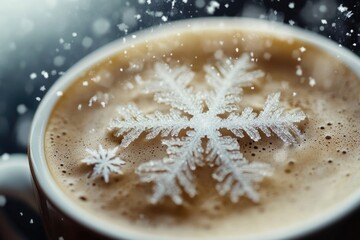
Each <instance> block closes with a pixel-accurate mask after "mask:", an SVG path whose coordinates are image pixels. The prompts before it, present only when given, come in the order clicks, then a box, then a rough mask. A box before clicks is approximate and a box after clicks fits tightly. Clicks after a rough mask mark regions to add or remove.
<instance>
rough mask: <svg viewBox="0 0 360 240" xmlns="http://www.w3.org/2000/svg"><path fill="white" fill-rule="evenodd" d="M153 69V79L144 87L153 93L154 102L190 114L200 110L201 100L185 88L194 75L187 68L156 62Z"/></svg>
mask: <svg viewBox="0 0 360 240" xmlns="http://www.w3.org/2000/svg"><path fill="white" fill-rule="evenodd" d="M154 69H155V73H154V75H155V79H153V80H152V81H151V83H149V84H147V85H146V86H145V89H146V92H148V93H155V95H154V99H155V101H156V102H158V103H165V104H167V105H169V106H171V107H173V108H175V109H178V110H180V111H184V112H186V113H189V114H191V115H195V114H197V113H201V112H202V110H203V105H202V102H201V100H200V99H199V98H197V97H196V95H195V94H194V93H193V92H192V90H191V89H190V88H187V86H188V84H189V83H190V82H191V80H192V79H193V78H194V75H195V74H194V73H193V72H192V71H191V70H190V69H189V68H187V67H185V66H181V67H176V68H170V67H169V65H167V64H165V63H156V64H155V66H154Z"/></svg>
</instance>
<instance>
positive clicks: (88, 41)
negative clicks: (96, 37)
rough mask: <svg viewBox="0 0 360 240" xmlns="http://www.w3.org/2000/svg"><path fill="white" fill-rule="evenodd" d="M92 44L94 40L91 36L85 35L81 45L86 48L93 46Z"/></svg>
mask: <svg viewBox="0 0 360 240" xmlns="http://www.w3.org/2000/svg"><path fill="white" fill-rule="evenodd" d="M92 44H93V40H92V38H91V37H84V38H83V40H82V41H81V45H82V46H83V47H84V48H89V47H91V45H92Z"/></svg>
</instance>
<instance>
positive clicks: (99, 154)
mask: <svg viewBox="0 0 360 240" xmlns="http://www.w3.org/2000/svg"><path fill="white" fill-rule="evenodd" d="M117 151H118V147H115V148H112V149H107V150H106V149H104V148H103V146H102V145H99V149H98V150H92V149H88V148H87V149H86V152H88V153H89V154H90V155H91V156H89V157H86V158H85V159H83V160H82V161H81V162H83V163H86V164H87V165H94V169H93V171H92V173H91V175H90V177H96V176H102V177H103V178H104V181H105V182H106V183H108V182H109V176H110V174H111V173H116V174H122V171H121V167H120V166H121V165H124V164H125V161H124V160H122V159H120V158H119V157H116V152H117Z"/></svg>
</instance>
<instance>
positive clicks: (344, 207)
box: [29, 17, 360, 240]
mask: <svg viewBox="0 0 360 240" xmlns="http://www.w3.org/2000/svg"><path fill="white" fill-rule="evenodd" d="M254 26H256V28H255V29H254ZM219 27H222V28H226V29H227V28H228V29H233V28H234V29H249V30H251V31H254V32H255V31H256V32H266V33H274V31H276V35H280V36H290V37H293V38H295V39H300V40H303V41H305V42H309V43H311V44H312V45H314V46H316V47H318V48H320V49H324V50H325V51H327V52H329V54H330V55H332V56H336V57H338V58H340V59H341V60H342V61H343V62H344V63H345V64H346V65H347V66H349V68H350V69H352V70H353V71H354V72H355V73H356V74H357V75H358V76H360V58H359V57H358V56H356V55H355V54H354V53H352V52H351V51H349V50H347V49H345V48H341V47H339V46H338V45H337V44H336V43H335V42H333V41H331V40H329V39H326V38H325V37H322V36H320V35H318V34H316V33H313V32H309V31H306V30H303V29H299V28H296V27H293V26H288V25H285V24H282V23H277V22H269V21H265V20H259V19H249V18H240V17H208V18H197V19H188V20H180V21H176V22H171V23H169V24H167V25H163V26H157V27H154V28H150V29H146V30H142V31H140V32H137V33H136V35H137V38H136V39H132V38H131V37H127V38H126V40H125V41H124V40H123V39H119V40H116V41H114V42H112V43H109V44H107V45H105V46H103V47H101V48H99V49H97V50H96V51H94V52H93V53H91V54H89V55H88V56H86V57H85V58H83V59H82V60H80V61H79V62H78V63H77V64H75V65H74V66H73V67H71V68H70V69H69V70H68V71H67V72H66V73H65V74H64V75H63V76H61V77H60V78H59V79H58V81H57V82H56V83H55V84H54V85H53V86H52V87H51V88H50V90H49V91H48V92H47V94H46V96H45V97H44V99H43V100H42V102H41V103H40V105H39V107H38V109H37V111H36V114H35V116H34V119H33V124H32V127H31V131H30V147H29V149H30V158H31V165H32V168H33V172H34V174H35V176H36V179H37V182H38V184H39V186H40V187H41V190H42V191H43V192H44V193H45V194H46V196H47V197H48V198H49V199H50V200H51V202H52V203H53V204H54V205H55V206H56V207H57V208H59V209H60V210H61V211H63V212H64V213H65V214H66V215H68V216H69V217H71V218H72V219H74V220H75V221H77V222H79V223H80V224H82V225H84V226H85V227H87V228H89V229H92V230H93V231H95V232H97V233H99V234H101V235H104V236H106V237H110V238H117V239H118V238H125V239H144V240H145V239H147V240H155V239H156V240H158V239H169V238H168V237H162V236H155V235H154V236H149V234H148V233H142V232H139V231H132V230H129V229H119V228H115V227H113V226H109V225H106V223H105V222H101V221H100V220H99V219H97V218H96V216H94V215H92V214H89V213H87V212H86V211H85V210H84V209H82V208H81V207H80V206H79V205H78V204H76V203H75V202H74V201H73V200H71V199H70V198H69V197H67V196H66V194H65V193H64V192H63V191H61V190H60V187H59V186H58V184H57V183H56V182H55V180H54V179H53V178H52V177H51V173H50V171H49V168H48V167H47V163H46V160H45V153H44V136H45V129H46V125H47V122H48V119H49V116H50V114H51V111H52V109H53V107H54V105H55V104H56V102H57V100H58V96H57V92H58V91H64V90H65V89H67V88H68V87H69V86H70V85H71V84H72V82H73V80H75V79H76V78H77V77H78V76H79V75H80V74H81V73H82V72H84V71H85V70H86V69H88V68H89V67H90V66H93V65H94V64H95V63H97V62H99V61H101V60H102V59H105V58H106V57H107V56H111V55H113V54H114V53H116V52H118V51H120V50H122V49H125V48H127V47H129V46H130V45H131V44H136V43H138V42H142V41H144V40H143V39H145V38H146V39H156V38H159V37H161V36H165V35H167V34H169V32H173V33H175V32H178V31H179V29H182V30H181V31H184V30H185V29H186V31H188V30H197V29H204V28H206V29H218V28H219ZM359 205H360V189H359V190H358V191H355V192H354V193H353V194H351V195H350V196H349V197H347V199H346V200H344V201H342V202H341V203H339V205H338V206H337V207H336V208H334V209H332V210H329V211H326V212H325V213H324V214H322V215H321V216H319V217H315V218H313V219H311V220H309V221H307V222H305V223H303V224H301V225H299V226H296V227H293V228H287V229H283V230H279V231H274V232H270V233H269V232H266V233H263V235H261V234H260V235H256V236H255V235H254V236H245V238H244V239H279V238H281V239H287V238H294V237H299V236H303V235H306V234H309V233H311V232H313V231H315V230H318V229H321V228H323V227H325V226H328V225H329V224H331V223H333V222H334V221H336V220H338V219H339V218H341V217H343V216H344V215H346V214H348V213H349V212H351V211H352V210H354V209H355V208H356V207H358V206H359ZM172 239H179V238H177V237H174V238H172ZM214 239H216V237H215V238H214ZM222 239H228V240H230V239H239V236H234V237H229V238H222Z"/></svg>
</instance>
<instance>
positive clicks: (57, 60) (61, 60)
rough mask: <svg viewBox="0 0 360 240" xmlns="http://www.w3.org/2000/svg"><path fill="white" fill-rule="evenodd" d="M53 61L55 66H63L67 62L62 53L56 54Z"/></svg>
mask: <svg viewBox="0 0 360 240" xmlns="http://www.w3.org/2000/svg"><path fill="white" fill-rule="evenodd" d="M53 63H54V65H55V66H57V67H61V66H62V65H64V63H65V57H64V56H61V55H59V56H56V57H54V60H53Z"/></svg>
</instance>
